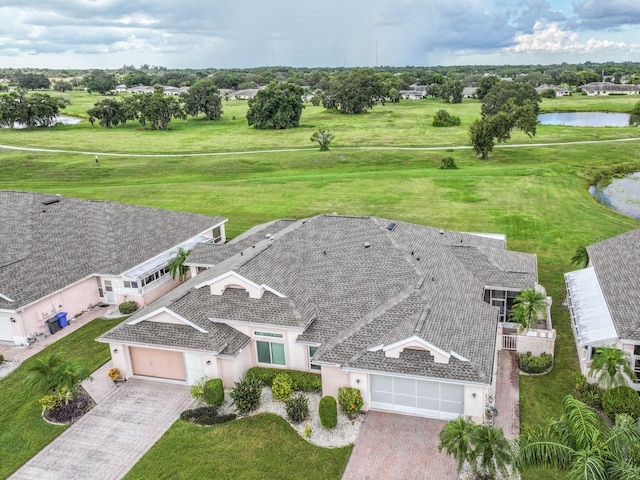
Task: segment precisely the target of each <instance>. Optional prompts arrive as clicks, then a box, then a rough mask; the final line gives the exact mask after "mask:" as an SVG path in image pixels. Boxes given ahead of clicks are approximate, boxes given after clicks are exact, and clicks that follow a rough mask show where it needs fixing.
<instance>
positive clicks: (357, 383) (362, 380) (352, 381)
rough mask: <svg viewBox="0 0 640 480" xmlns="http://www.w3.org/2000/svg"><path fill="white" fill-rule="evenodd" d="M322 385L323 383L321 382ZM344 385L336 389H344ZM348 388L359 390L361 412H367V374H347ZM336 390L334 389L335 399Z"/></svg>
mask: <svg viewBox="0 0 640 480" xmlns="http://www.w3.org/2000/svg"><path fill="white" fill-rule="evenodd" d="M323 383H324V382H323ZM345 386H346V385H338V387H345ZM349 387H351V388H357V389H358V390H360V395H362V401H363V405H362V410H363V411H365V412H366V411H367V410H369V406H370V404H371V402H370V398H369V397H370V395H369V374H367V373H362V372H349ZM337 392H338V390H337V389H336V397H337Z"/></svg>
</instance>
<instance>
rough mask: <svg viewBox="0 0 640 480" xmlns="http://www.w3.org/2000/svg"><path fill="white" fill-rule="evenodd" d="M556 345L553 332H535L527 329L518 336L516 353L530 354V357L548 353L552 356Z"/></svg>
mask: <svg viewBox="0 0 640 480" xmlns="http://www.w3.org/2000/svg"><path fill="white" fill-rule="evenodd" d="M555 343H556V331H555V330H537V329H533V328H530V329H527V330H525V331H524V332H522V333H519V334H518V340H517V351H518V353H526V352H531V354H532V355H536V356H539V355H542V354H543V353H548V354H549V355H551V356H553V355H554V350H555Z"/></svg>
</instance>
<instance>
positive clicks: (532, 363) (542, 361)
mask: <svg viewBox="0 0 640 480" xmlns="http://www.w3.org/2000/svg"><path fill="white" fill-rule="evenodd" d="M518 363H519V364H520V370H522V371H523V372H525V373H546V372H547V371H549V370H551V367H552V366H553V357H552V356H551V355H549V354H548V353H543V354H542V355H540V356H539V357H536V356H534V355H531V352H527V353H521V354H520V355H519V356H518Z"/></svg>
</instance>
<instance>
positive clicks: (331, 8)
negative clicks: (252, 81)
mask: <svg viewBox="0 0 640 480" xmlns="http://www.w3.org/2000/svg"><path fill="white" fill-rule="evenodd" d="M0 18H1V19H2V27H0V67H20V68H24V67H47V68H118V67H121V66H122V65H125V64H128V65H131V64H133V65H136V66H139V65H141V64H149V65H163V66H166V67H175V68H187V67H191V68H203V67H217V68H231V67H255V66H262V65H290V66H299V67H302V66H343V65H347V66H375V65H376V64H378V65H400V66H402V65H422V66H430V65H431V66H433V65H462V64H507V63H511V64H516V63H522V64H534V63H541V64H548V63H559V62H565V61H566V62H571V63H577V62H584V61H587V60H591V61H624V60H635V61H637V60H638V59H639V55H640V28H639V27H640V0H442V1H438V0H314V1H310V0H243V1H234V0H179V1H172V0H124V1H123V0H21V1H16V0H10V1H9V0H0Z"/></svg>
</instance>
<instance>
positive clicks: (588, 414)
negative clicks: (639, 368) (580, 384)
mask: <svg viewBox="0 0 640 480" xmlns="http://www.w3.org/2000/svg"><path fill="white" fill-rule="evenodd" d="M638 442H640V426H638V423H637V422H634V421H633V419H632V418H631V417H629V416H628V415H619V416H618V417H617V419H616V424H615V426H613V427H608V426H606V425H604V424H603V422H602V420H600V417H598V415H597V414H596V413H595V412H594V411H593V410H592V409H590V408H589V407H588V406H587V405H585V404H584V403H582V402H581V401H579V400H577V399H576V398H574V397H572V396H571V395H567V396H566V397H565V398H564V401H563V414H562V416H561V417H560V420H558V421H554V422H551V423H550V424H549V425H548V426H547V427H545V428H541V429H539V430H537V431H534V432H527V433H523V434H522V435H520V438H519V439H518V450H519V454H518V458H517V466H518V467H547V468H559V469H561V470H564V471H565V473H566V476H565V478H566V479H567V480H630V479H633V478H638V477H637V476H634V472H635V473H636V474H637V472H638V470H639V469H640V456H639V455H638V452H637V444H638ZM634 449H635V451H634Z"/></svg>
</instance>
